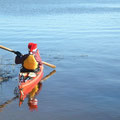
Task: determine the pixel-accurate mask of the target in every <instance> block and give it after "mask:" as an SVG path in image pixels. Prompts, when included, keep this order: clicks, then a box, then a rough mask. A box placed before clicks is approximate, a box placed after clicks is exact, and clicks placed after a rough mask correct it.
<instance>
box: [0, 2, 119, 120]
mask: <svg viewBox="0 0 120 120" xmlns="http://www.w3.org/2000/svg"><path fill="white" fill-rule="evenodd" d="M119 33H120V1H119V0H101V1H100V0H90V1H88V0H84V1H82V0H74V1H73V0H65V1H64V0H61V1H58V0H44V1H43V0H41V1H38V0H34V1H31V0H30V1H28V0H20V1H19V0H16V1H13V0H9V1H8V0H1V1H0V45H3V46H6V47H8V48H11V49H13V50H19V51H21V52H22V53H23V54H24V53H26V52H27V51H28V49H27V45H28V43H29V42H35V43H37V44H38V48H39V50H40V54H41V57H42V60H43V61H46V62H49V63H52V64H55V65H56V66H57V68H56V73H55V74H54V75H53V76H51V77H50V78H49V79H48V80H46V81H45V82H43V86H42V90H41V92H40V93H39V95H38V96H37V99H38V101H39V102H38V111H37V112H36V111H34V112H30V111H29V108H28V105H27V100H28V99H27V98H26V99H25V101H24V103H23V104H22V106H21V107H19V105H18V104H19V99H16V100H14V101H12V102H11V103H10V104H8V105H6V106H5V107H4V108H2V112H1V113H0V119H6V120H7V119H9V120H16V119H17V118H21V117H23V119H26V120H28V119H29V120H32V119H36V120H38V119H43V120H46V119H52V120H57V119H61V120H68V119H69V120H73V119H82V120H101V119H102V120H108V119H109V120H119V118H120V112H119V108H120V92H119V90H120V55H119V51H120V47H119V46H120V40H119V39H120V34H119ZM14 57H15V55H14V54H13V53H10V52H8V51H4V50H2V49H1V50H0V58H1V61H2V62H0V63H1V65H0V68H2V70H1V72H5V71H9V75H11V78H10V79H9V80H8V81H7V82H3V83H2V84H0V103H1V104H2V103H4V102H5V101H7V100H10V99H11V98H13V97H14V96H15V95H14V94H13V92H14V88H15V87H16V86H17V84H18V81H17V79H18V73H19V68H20V66H19V65H12V66H11V65H3V63H4V64H14ZM8 66H9V67H8ZM52 70H53V69H52V68H49V67H47V66H45V69H44V75H46V74H49V72H51V71H52ZM6 113H7V115H6ZM36 116H37V117H36Z"/></svg>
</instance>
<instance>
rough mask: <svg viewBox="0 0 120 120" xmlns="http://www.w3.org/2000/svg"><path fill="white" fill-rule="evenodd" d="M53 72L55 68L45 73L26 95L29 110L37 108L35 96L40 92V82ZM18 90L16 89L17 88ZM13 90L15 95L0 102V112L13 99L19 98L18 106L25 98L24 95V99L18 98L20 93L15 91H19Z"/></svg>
mask: <svg viewBox="0 0 120 120" xmlns="http://www.w3.org/2000/svg"><path fill="white" fill-rule="evenodd" d="M54 73H56V70H53V71H52V72H50V73H49V74H48V75H46V76H45V77H44V78H42V80H41V81H40V82H39V83H38V84H37V85H36V86H35V87H34V88H33V89H32V91H31V92H30V93H29V94H28V95H27V98H28V106H29V110H30V111H34V110H37V109H38V100H37V98H36V96H37V95H38V94H39V93H40V91H41V89H42V82H44V81H45V80H47V79H48V78H49V77H50V76H52V75H53V74H54ZM15 89H16V88H15ZM17 90H18V89H17ZM17 90H15V91H16V92H15V91H14V92H15V95H16V96H15V97H13V98H11V99H9V100H6V101H5V102H4V103H3V104H0V112H2V111H3V109H4V108H5V107H6V106H7V105H8V104H10V103H11V102H13V101H14V100H16V99H18V98H19V106H21V105H22V103H23V101H24V100H25V98H26V96H24V100H23V99H22V100H21V99H20V95H19V94H18V93H17V92H19V91H17Z"/></svg>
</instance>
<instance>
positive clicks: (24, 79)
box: [18, 65, 43, 100]
mask: <svg viewBox="0 0 120 120" xmlns="http://www.w3.org/2000/svg"><path fill="white" fill-rule="evenodd" d="M42 77H43V65H41V67H40V70H39V71H37V72H20V74H19V85H18V88H19V91H20V100H24V99H25V98H26V96H27V95H28V93H30V92H31V91H32V89H33V88H34V87H35V85H37V84H38V83H39V82H40V81H41V79H42Z"/></svg>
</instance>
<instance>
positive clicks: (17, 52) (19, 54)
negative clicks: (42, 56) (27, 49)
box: [14, 51, 22, 57]
mask: <svg viewBox="0 0 120 120" xmlns="http://www.w3.org/2000/svg"><path fill="white" fill-rule="evenodd" d="M14 53H15V54H16V55H17V56H18V57H20V56H22V53H20V52H19V51H15V52H14Z"/></svg>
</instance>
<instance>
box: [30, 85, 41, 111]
mask: <svg viewBox="0 0 120 120" xmlns="http://www.w3.org/2000/svg"><path fill="white" fill-rule="evenodd" d="M41 89H42V83H38V84H37V85H36V86H35V87H34V89H33V90H32V91H31V92H30V93H29V95H28V106H29V110H30V111H34V110H37V109H38V100H37V98H36V96H37V95H38V94H39V93H40V91H41Z"/></svg>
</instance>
